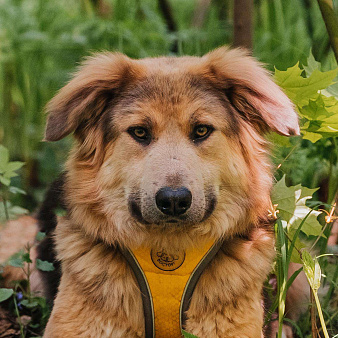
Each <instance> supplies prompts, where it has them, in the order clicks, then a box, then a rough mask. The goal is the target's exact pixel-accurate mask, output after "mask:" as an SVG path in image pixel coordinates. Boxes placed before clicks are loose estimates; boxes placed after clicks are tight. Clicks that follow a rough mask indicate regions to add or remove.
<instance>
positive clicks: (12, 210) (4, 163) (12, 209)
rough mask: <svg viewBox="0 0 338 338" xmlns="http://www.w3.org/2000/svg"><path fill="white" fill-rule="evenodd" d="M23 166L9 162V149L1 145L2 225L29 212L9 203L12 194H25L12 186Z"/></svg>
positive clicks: (0, 218) (0, 214)
mask: <svg viewBox="0 0 338 338" xmlns="http://www.w3.org/2000/svg"><path fill="white" fill-rule="evenodd" d="M23 165H24V163H22V162H18V161H14V162H9V154H8V149H7V148H5V147H4V146H3V145H1V144H0V199H1V202H2V203H1V204H0V223H1V222H4V221H6V220H7V221H8V220H9V219H11V218H15V217H16V216H18V215H21V214H25V213H27V212H28V211H27V210H25V209H23V208H21V207H18V206H14V205H12V204H11V203H10V202H9V195H10V194H25V191H23V190H22V189H19V188H17V187H14V186H11V179H12V178H13V177H16V176H18V173H16V171H17V170H19V169H20V168H21V167H22V166H23Z"/></svg>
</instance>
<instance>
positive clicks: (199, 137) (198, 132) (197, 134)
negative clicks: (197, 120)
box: [190, 124, 215, 143]
mask: <svg viewBox="0 0 338 338" xmlns="http://www.w3.org/2000/svg"><path fill="white" fill-rule="evenodd" d="M214 130H215V129H214V128H213V127H212V126H209V125H206V124H199V125H197V126H195V127H194V129H193V131H192V133H191V136H190V138H191V139H192V141H193V142H194V143H199V142H202V141H204V140H206V139H207V138H208V137H209V136H210V135H211V133H212V132H213V131H214Z"/></svg>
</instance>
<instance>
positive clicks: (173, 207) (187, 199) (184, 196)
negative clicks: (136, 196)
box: [155, 187, 192, 216]
mask: <svg viewBox="0 0 338 338" xmlns="http://www.w3.org/2000/svg"><path fill="white" fill-rule="evenodd" d="M155 199H156V205H157V207H158V208H159V209H160V210H161V211H162V212H163V213H164V214H166V215H170V216H179V215H182V214H184V213H185V212H186V211H187V210H188V209H189V208H190V206H191V199H192V196H191V192H190V191H189V190H188V189H187V188H178V189H171V188H169V187H165V188H162V189H160V190H159V191H158V192H157V193H156V197H155Z"/></svg>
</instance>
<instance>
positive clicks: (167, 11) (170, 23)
mask: <svg viewBox="0 0 338 338" xmlns="http://www.w3.org/2000/svg"><path fill="white" fill-rule="evenodd" d="M158 4H159V8H160V11H161V13H162V15H163V18H164V20H165V22H166V24H167V28H168V31H169V32H171V33H176V32H177V25H176V22H175V19H174V16H173V14H172V10H171V6H170V3H169V2H168V0H158ZM171 51H172V52H173V53H177V52H178V44H177V40H175V42H174V43H173V45H172V47H171Z"/></svg>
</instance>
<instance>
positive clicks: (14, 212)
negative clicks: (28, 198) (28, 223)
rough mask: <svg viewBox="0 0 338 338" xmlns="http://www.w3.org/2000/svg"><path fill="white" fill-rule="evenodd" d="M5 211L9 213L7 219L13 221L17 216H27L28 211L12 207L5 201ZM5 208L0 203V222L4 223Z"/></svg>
mask: <svg viewBox="0 0 338 338" xmlns="http://www.w3.org/2000/svg"><path fill="white" fill-rule="evenodd" d="M7 209H8V213H9V219H15V218H17V217H18V216H19V215H24V214H28V210H26V209H24V208H21V207H19V206H15V205H12V204H11V203H10V202H8V201H7ZM5 221H6V217H5V208H4V204H3V203H1V202H0V222H5Z"/></svg>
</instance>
